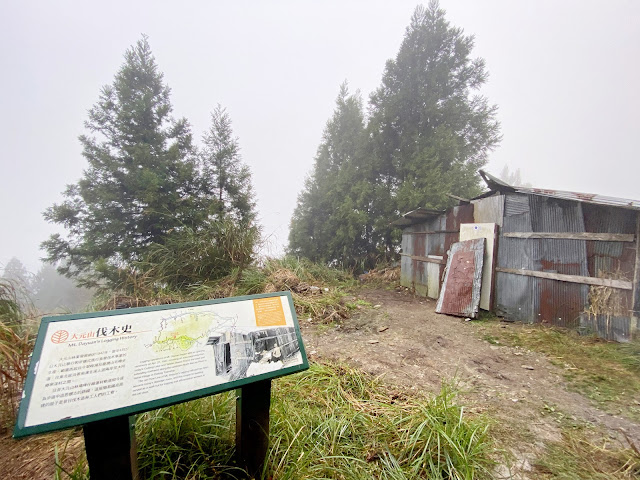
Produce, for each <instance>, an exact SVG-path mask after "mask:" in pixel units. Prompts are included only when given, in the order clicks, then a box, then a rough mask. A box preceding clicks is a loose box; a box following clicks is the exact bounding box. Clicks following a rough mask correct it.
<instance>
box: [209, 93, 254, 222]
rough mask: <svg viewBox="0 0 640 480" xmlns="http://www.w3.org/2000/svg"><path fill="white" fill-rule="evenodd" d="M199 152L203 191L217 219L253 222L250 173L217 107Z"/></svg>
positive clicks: (222, 111)
mask: <svg viewBox="0 0 640 480" xmlns="http://www.w3.org/2000/svg"><path fill="white" fill-rule="evenodd" d="M203 142H204V148H203V150H202V152H201V161H202V165H203V172H204V175H203V176H204V179H205V180H206V182H205V188H206V189H208V192H209V195H210V197H211V201H212V203H215V207H214V211H215V213H216V215H217V216H218V217H221V218H222V217H224V216H229V217H231V218H232V219H234V220H236V221H239V222H240V223H242V224H245V225H246V224H249V223H251V222H252V221H254V220H255V217H256V212H255V201H254V198H253V190H252V185H251V172H250V170H249V167H247V166H246V165H245V164H244V163H243V162H242V159H241V157H240V146H239V143H238V138H237V137H235V136H234V135H233V129H232V127H231V118H230V117H229V114H228V113H227V112H226V110H225V109H223V108H222V107H221V106H220V105H218V106H217V107H216V109H215V110H214V111H213V113H212V114H211V126H210V128H209V130H208V132H207V133H205V135H204V138H203Z"/></svg>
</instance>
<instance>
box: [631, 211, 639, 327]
mask: <svg viewBox="0 0 640 480" xmlns="http://www.w3.org/2000/svg"><path fill="white" fill-rule="evenodd" d="M636 238H638V239H640V212H638V213H637V214H636ZM639 284H640V241H637V242H636V261H635V266H634V268H633V291H632V292H631V298H632V301H631V303H632V305H633V306H632V307H631V309H632V312H631V315H632V316H633V317H634V320H635V322H632V324H631V327H632V330H633V331H635V330H636V328H637V327H638V320H637V318H638V317H640V292H638V285H639Z"/></svg>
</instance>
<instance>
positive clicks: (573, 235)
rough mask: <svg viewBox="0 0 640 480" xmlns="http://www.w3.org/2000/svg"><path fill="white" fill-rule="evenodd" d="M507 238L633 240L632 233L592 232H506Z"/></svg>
mask: <svg viewBox="0 0 640 480" xmlns="http://www.w3.org/2000/svg"><path fill="white" fill-rule="evenodd" d="M502 236H503V237H507V238H558V239H563V240H592V241H598V242H634V241H635V237H636V236H635V235H634V234H632V233H592V232H508V233H503V234H502Z"/></svg>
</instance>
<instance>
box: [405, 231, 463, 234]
mask: <svg viewBox="0 0 640 480" xmlns="http://www.w3.org/2000/svg"><path fill="white" fill-rule="evenodd" d="M438 233H460V230H429V231H425V232H403V233H402V234H403V235H436V234H438Z"/></svg>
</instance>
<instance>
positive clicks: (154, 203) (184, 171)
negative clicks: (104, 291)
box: [42, 36, 209, 286]
mask: <svg viewBox="0 0 640 480" xmlns="http://www.w3.org/2000/svg"><path fill="white" fill-rule="evenodd" d="M169 95H170V90H169V87H167V86H166V85H165V84H164V81H163V74H162V73H161V72H160V71H159V70H158V67H157V65H156V62H155V59H154V57H153V55H152V52H151V48H150V47H149V43H148V41H147V37H146V36H143V38H142V39H141V40H139V41H138V42H137V43H136V45H135V46H133V47H131V48H130V49H129V50H127V52H126V54H125V60H124V64H123V65H122V67H121V68H120V70H119V71H118V73H117V74H116V76H115V78H114V81H113V83H112V84H111V85H107V86H105V87H103V88H102V91H101V94H100V98H99V100H98V102H97V103H96V104H95V105H94V106H93V108H91V109H90V111H89V118H88V120H87V121H86V122H85V128H86V129H87V131H88V132H87V134H85V135H82V136H80V142H81V144H82V147H83V152H82V153H83V156H84V157H85V159H86V160H87V162H88V167H87V169H86V170H85V171H84V175H83V177H82V178H81V179H80V180H79V181H78V182H77V183H76V184H73V185H69V186H68V187H67V189H66V191H65V192H64V196H65V200H64V201H63V202H62V203H60V204H56V205H53V206H52V207H50V208H49V209H47V211H46V212H45V214H44V216H45V218H46V219H47V220H48V221H50V222H52V223H57V224H60V225H62V226H64V227H65V228H66V230H67V236H66V237H63V236H62V235H59V234H56V235H52V236H51V237H50V238H49V240H47V241H45V242H43V244H42V247H43V248H44V249H45V250H46V253H47V257H46V260H47V261H49V262H51V263H54V262H60V263H59V268H58V270H59V271H60V272H61V273H64V274H66V275H67V276H70V277H75V278H76V279H77V280H78V282H79V284H80V285H84V286H93V285H96V284H97V283H104V282H105V281H115V280H116V278H117V269H118V267H123V266H126V265H129V264H130V263H132V262H134V261H136V260H138V259H140V258H141V257H142V255H143V254H144V252H145V249H146V248H147V247H148V246H149V245H151V244H162V243H163V241H164V239H165V237H166V235H167V233H168V232H173V231H179V230H180V229H183V228H190V227H194V226H197V225H198V224H199V223H200V222H202V221H203V220H204V219H206V218H207V217H208V215H209V210H208V207H209V205H207V203H206V197H203V196H202V195H201V193H202V192H201V190H202V181H201V179H200V178H199V176H198V171H197V162H196V158H195V155H194V154H193V147H192V142H191V133H190V127H189V124H188V123H187V121H186V120H185V119H179V120H174V119H173V118H172V117H171V111H172V107H171V103H170V98H169Z"/></svg>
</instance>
